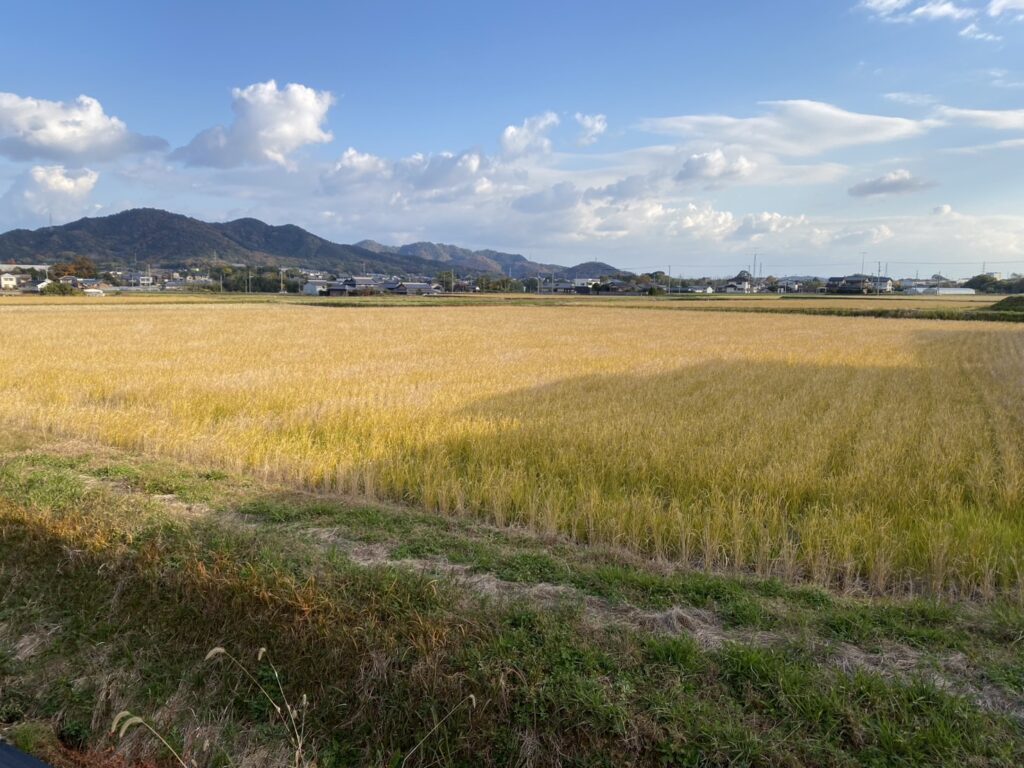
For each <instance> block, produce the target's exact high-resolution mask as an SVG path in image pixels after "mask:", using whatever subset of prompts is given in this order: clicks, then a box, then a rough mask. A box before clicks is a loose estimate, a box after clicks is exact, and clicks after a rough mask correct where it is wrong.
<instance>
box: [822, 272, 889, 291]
mask: <svg viewBox="0 0 1024 768" xmlns="http://www.w3.org/2000/svg"><path fill="white" fill-rule="evenodd" d="M825 290H826V291H828V292H829V293H848V294H852V293H857V294H862V295H863V294H866V293H892V291H893V282H892V278H891V277H880V276H875V275H862V274H857V275H847V276H846V277H830V278H829V279H828V282H827V283H826V284H825Z"/></svg>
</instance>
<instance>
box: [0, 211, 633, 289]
mask: <svg viewBox="0 0 1024 768" xmlns="http://www.w3.org/2000/svg"><path fill="white" fill-rule="evenodd" d="M76 256H88V257H89V258H91V259H93V261H95V262H96V263H97V264H98V265H99V266H100V267H102V268H105V269H114V268H126V267H131V266H133V265H142V264H147V265H149V266H153V267H187V266H199V265H202V264H209V263H216V262H227V263H244V264H249V265H252V266H282V267H306V268H309V269H317V270H323V271H327V272H334V273H343V272H347V273H361V272H382V273H388V274H422V275H433V274H436V273H438V272H442V271H445V270H449V269H455V270H456V271H457V272H461V273H463V274H482V273H488V272H493V273H500V274H503V275H508V274H510V273H511V276H512V277H517V278H522V277H531V276H535V275H537V274H542V275H550V274H557V275H558V276H565V277H568V278H573V277H599V276H601V275H607V274H616V273H618V272H620V270H618V269H616V268H615V267H612V266H611V265H608V264H602V263H601V262H588V263H586V264H581V265H577V266H576V267H561V266H559V265H556V264H541V263H538V262H533V261H530V260H529V259H527V258H526V257H525V256H521V255H519V254H509V253H500V252H498V251H491V250H482V251H472V250H469V249H466V248H460V247H458V246H455V245H446V244H442V243H428V242H421V243H411V244H408V245H402V246H386V245H381V244H380V243H377V242H374V241H372V240H363V241H362V242H359V243H356V244H355V245H343V244H339V243H333V242H331V241H330V240H325V239H324V238H322V237H318V236H317V235H314V234H312V233H311V232H307V231H306V230H304V229H302V228H301V227H297V226H295V225H293V224H286V225H283V226H272V225H270V224H266V223H264V222H262V221H260V220H258V219H252V218H245V219H236V220H235V221H228V222H224V223H209V222H205V221H200V220H199V219H193V218H191V217H188V216H183V215H181V214H177V213H171V212H168V211H163V210H159V209H155V208H136V209H132V210H128V211H122V212H121V213H115V214H113V215H111V216H102V217H95V218H84V219H79V220H78V221H73V222H70V223H68V224H63V225H61V226H56V227H42V228H40V229H36V230H27V229H15V230H11V231H10V232H6V233H4V234H0V262H7V263H11V262H14V263H19V262H20V263H35V262H39V261H49V262H56V261H69V260H71V259H73V258H74V257H76Z"/></svg>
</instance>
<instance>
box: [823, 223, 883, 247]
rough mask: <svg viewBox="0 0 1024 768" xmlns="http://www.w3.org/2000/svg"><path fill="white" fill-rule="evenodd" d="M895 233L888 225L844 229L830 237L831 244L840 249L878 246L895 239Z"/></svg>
mask: <svg viewBox="0 0 1024 768" xmlns="http://www.w3.org/2000/svg"><path fill="white" fill-rule="evenodd" d="M894 234H895V233H894V232H893V231H892V229H891V228H890V227H889V226H888V225H887V224H878V225H875V226H867V227H858V226H846V227H842V228H840V229H839V230H837V231H835V232H831V233H830V235H829V242H830V243H831V244H833V245H837V246H840V247H850V246H861V245H878V244H879V243H884V242H885V241H886V240H889V239H890V238H892V237H893V235H894Z"/></svg>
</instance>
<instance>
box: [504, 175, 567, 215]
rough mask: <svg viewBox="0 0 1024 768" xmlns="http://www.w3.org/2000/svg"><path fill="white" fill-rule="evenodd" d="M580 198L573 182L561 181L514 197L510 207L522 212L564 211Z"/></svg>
mask: <svg viewBox="0 0 1024 768" xmlns="http://www.w3.org/2000/svg"><path fill="white" fill-rule="evenodd" d="M581 198H582V196H581V194H580V192H579V190H577V189H576V185H575V184H573V183H572V182H571V181H562V182H559V183H558V184H555V185H553V186H550V187H548V188H547V189H542V190H540V191H539V192H534V193H533V194H529V195H523V196H522V197H519V198H517V199H515V200H514V201H512V207H513V208H515V209H516V210H517V211H520V212H522V213H546V212H548V211H564V210H565V209H567V208H573V207H574V206H576V205H577V204H579V202H580V200H581Z"/></svg>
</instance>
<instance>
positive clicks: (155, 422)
mask: <svg viewBox="0 0 1024 768" xmlns="http://www.w3.org/2000/svg"><path fill="white" fill-rule="evenodd" d="M0 313H2V314H0V321H2V324H3V327H4V330H5V334H6V335H8V336H9V337H12V338H17V339H19V345H18V351H17V353H16V354H11V355H7V356H5V358H4V360H3V364H2V366H0V392H2V396H3V401H4V403H5V407H4V415H3V419H4V420H5V421H7V422H9V423H12V424H17V425H19V426H22V427H25V426H30V427H34V428H38V429H44V430H47V431H50V432H54V433H60V434H68V435H76V436H82V437H87V438H92V439H98V440H100V441H102V442H104V443H107V444H110V445H114V446H119V447H123V448H130V449H133V450H141V451H144V452H146V453H148V454H152V455H165V456H172V457H176V458H179V459H184V460H187V461H189V462H193V463H198V464H203V465H208V466H210V467H223V468H227V469H230V470H233V471H238V470H245V471H252V472H255V473H257V474H259V475H261V476H265V477H267V478H269V479H272V480H275V481H283V482H288V483H293V484H298V485H301V486H303V487H307V488H313V489H321V490H330V491H337V492H342V493H346V494H354V495H358V496H363V497H368V498H370V499H381V500H384V499H386V500H393V501H400V502H405V503H408V504H411V505H415V506H417V507H422V508H426V509H430V510H439V511H446V512H455V513H459V514H465V515H473V516H479V517H483V518H485V519H487V520H490V521H493V522H495V523H498V524H501V525H505V524H522V525H526V526H530V527H533V528H536V529H539V530H541V531H543V532H551V533H565V534H569V535H570V536H572V537H574V538H576V539H577V540H582V541H587V542H601V543H610V544H615V545H621V546H623V547H627V548H632V549H636V550H638V551H642V552H644V553H650V554H654V555H657V556H661V557H664V558H668V559H672V560H678V561H685V562H688V563H693V564H696V565H699V566H703V567H707V568H714V569H742V570H751V571H754V572H756V573H758V574H764V575H768V574H771V575H779V576H783V577H785V578H789V579H810V580H813V581H815V582H819V583H823V584H831V585H839V586H844V587H849V588H867V589H871V590H873V591H889V590H896V591H901V592H902V591H908V590H913V591H931V592H955V593H960V594H980V595H994V594H996V593H999V592H1007V591H1008V592H1013V593H1017V594H1019V593H1020V592H1021V590H1022V588H1024V394H1022V389H1021V386H1020V384H1021V381H1022V378H1024V333H1022V332H1021V329H1020V328H1019V327H1017V326H1015V325H1011V324H1001V323H984V324H981V323H973V324H968V323H955V322H927V321H907V320H898V321H897V320H879V319H873V318H831V317H802V316H774V315H771V316H767V315H763V314H758V315H755V314H743V313H728V314H726V313H705V312H701V313H695V312H665V311H651V310H645V309H641V308H629V309H619V308H591V309H588V310H587V311H578V310H575V309H573V308H571V307H554V306H553V307H516V308H513V309H508V308H505V309H499V308H493V307H486V306H485V307H465V306H463V307H450V308H443V307H442V308H431V309H429V310H428V309H416V308H404V309H397V308H353V309H341V308H334V307H316V306H308V305H268V306H254V305H247V304H197V305H185V306H181V305H167V306H164V305H159V304H149V305H145V306H134V305H129V306H118V305H115V304H114V303H113V302H111V303H106V304H96V305H92V306H85V305H78V304H75V305H36V306H20V307H16V308H14V307H12V308H9V309H3V310H0Z"/></svg>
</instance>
